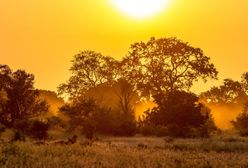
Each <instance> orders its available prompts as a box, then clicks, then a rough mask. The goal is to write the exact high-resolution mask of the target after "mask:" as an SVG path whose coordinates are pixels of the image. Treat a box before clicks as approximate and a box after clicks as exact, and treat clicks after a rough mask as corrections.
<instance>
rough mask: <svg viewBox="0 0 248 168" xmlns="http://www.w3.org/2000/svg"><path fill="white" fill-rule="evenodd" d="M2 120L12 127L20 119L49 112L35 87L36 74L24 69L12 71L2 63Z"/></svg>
mask: <svg viewBox="0 0 248 168" xmlns="http://www.w3.org/2000/svg"><path fill="white" fill-rule="evenodd" d="M0 83H1V86H0V87H1V88H0V90H1V93H2V94H1V95H2V96H0V113H1V115H0V122H1V123H2V124H4V125H6V126H8V127H12V126H13V125H14V123H15V122H16V121H18V120H23V119H28V118H31V117H34V116H37V115H39V114H41V113H42V112H47V110H48V105H47V104H46V102H45V101H41V100H39V97H38V96H39V93H38V91H37V90H36V89H35V88H34V86H33V85H34V76H33V75H32V74H29V73H26V72H25V71H23V70H17V71H15V72H12V70H11V69H10V68H9V67H8V66H4V65H0Z"/></svg>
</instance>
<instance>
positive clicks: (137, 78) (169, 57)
mask: <svg viewBox="0 0 248 168" xmlns="http://www.w3.org/2000/svg"><path fill="white" fill-rule="evenodd" d="M209 60H210V58H209V57H207V56H205V55H204V54H203V51H202V50H201V49H200V48H195V47H192V46H190V45H189V44H188V43H185V42H182V41H181V40H179V39H177V38H160V39H155V38H151V39H150V40H149V41H148V42H147V43H145V42H140V43H135V44H133V45H131V49H130V51H129V54H128V56H126V57H125V58H124V59H123V61H122V64H123V65H122V72H123V76H124V78H125V79H127V80H128V81H129V82H130V83H131V84H133V85H134V86H135V88H136V89H137V90H139V91H140V92H141V93H143V94H144V95H148V96H150V95H152V96H153V95H157V94H165V93H166V92H168V91H174V90H184V89H189V88H190V87H191V86H192V84H193V81H197V80H198V79H203V80H204V81H206V80H207V79H208V78H214V79H216V78H217V74H218V72H217V70H216V69H215V67H214V65H213V64H211V63H210V62H209Z"/></svg>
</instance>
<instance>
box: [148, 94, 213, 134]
mask: <svg viewBox="0 0 248 168" xmlns="http://www.w3.org/2000/svg"><path fill="white" fill-rule="evenodd" d="M198 99H199V98H198V97H197V96H196V95H195V94H193V93H187V92H184V91H174V92H170V93H169V94H166V95H159V96H156V97H155V101H156V103H157V104H158V107H155V108H153V109H152V110H148V111H147V112H146V114H147V115H146V116H145V120H144V121H145V122H146V123H147V124H148V125H154V126H156V127H157V128H158V127H166V128H167V129H168V134H169V135H171V136H179V137H194V136H201V137H202V136H209V133H210V131H211V130H212V129H214V128H215V125H214V122H213V120H212V116H211V114H210V110H209V109H207V108H206V107H205V106H204V105H203V104H200V103H198ZM192 130H194V131H192Z"/></svg>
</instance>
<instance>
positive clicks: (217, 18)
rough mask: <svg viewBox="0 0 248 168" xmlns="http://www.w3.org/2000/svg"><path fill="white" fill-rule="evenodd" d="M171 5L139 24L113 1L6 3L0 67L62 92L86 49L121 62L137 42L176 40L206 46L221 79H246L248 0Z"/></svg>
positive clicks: (180, 0) (0, 11)
mask: <svg viewBox="0 0 248 168" xmlns="http://www.w3.org/2000/svg"><path fill="white" fill-rule="evenodd" d="M171 1H172V2H170V5H169V6H168V7H167V8H166V10H165V11H163V12H161V13H160V14H159V15H157V16H153V17H152V18H149V19H142V20H137V19H134V18H131V17H127V16H125V15H123V13H121V12H120V11H118V10H117V9H115V8H113V6H112V5H110V4H109V2H108V1H107V0H90V1H89V0H71V1H67V0H52V1H51V0H43V1H33V0H22V1H20V0H11V1H10V0H1V1H0V60H1V64H7V65H9V66H10V67H12V68H14V69H17V68H21V69H25V70H27V71H28V72H31V73H34V75H35V76H36V87H38V88H41V89H49V90H56V88H57V86H58V85H59V84H60V83H62V82H64V81H66V80H67V79H68V77H69V72H68V69H69V67H70V65H71V62H70V60H72V57H73V55H74V54H76V53H78V52H79V51H80V50H85V49H92V50H95V51H99V52H102V53H103V54H105V55H110V56H113V57H115V58H121V57H123V56H124V55H125V54H126V53H127V51H128V48H129V46H130V44H132V43H134V42H137V41H141V40H144V41H147V40H148V39H149V38H150V37H151V36H155V37H170V36H176V37H178V38H179V39H182V40H184V41H188V42H190V44H192V45H193V46H196V47H197V46H199V47H200V48H202V49H203V50H204V52H205V54H206V55H207V56H209V57H211V59H212V62H213V63H214V64H215V66H216V68H217V69H218V71H219V72H220V75H219V77H220V79H223V78H227V77H228V78H229V77H230V78H233V79H239V78H240V75H241V74H242V73H243V72H245V71H247V64H248V63H247V62H248V57H247V56H248V50H247V42H248V33H247V30H248V22H247V21H246V20H244V19H245V18H248V11H247V6H248V1H247V0H239V1H234V0H218V1H216V0H201V1H199V0H187V1H185V0H171ZM219 81H221V80H219ZM213 84H214V83H213V82H212V83H211V82H209V83H208V84H205V85H204V86H203V85H198V86H195V87H194V90H196V91H199V90H201V91H203V90H207V89H208V88H209V86H211V85H213Z"/></svg>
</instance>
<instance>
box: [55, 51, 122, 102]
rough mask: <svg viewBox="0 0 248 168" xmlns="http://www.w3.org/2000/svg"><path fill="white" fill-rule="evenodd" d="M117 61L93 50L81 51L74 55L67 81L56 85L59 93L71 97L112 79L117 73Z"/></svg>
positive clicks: (80, 94) (75, 96)
mask: <svg viewBox="0 0 248 168" xmlns="http://www.w3.org/2000/svg"><path fill="white" fill-rule="evenodd" d="M117 67H118V61H116V60H114V59H113V58H111V57H107V56H103V55H102V54H101V53H97V52H94V51H82V52H81V53H79V54H77V55H75V56H74V59H73V60H72V67H71V68H70V71H71V72H72V76H71V77H70V79H69V80H68V82H66V83H64V84H61V85H60V86H59V87H58V91H59V93H60V94H68V95H69V97H70V98H71V99H73V98H77V97H80V96H82V95H83V94H85V92H86V91H87V90H89V89H90V88H94V87H96V86H98V85H99V84H103V83H106V82H109V83H111V82H112V81H114V80H115V79H116V78H117V76H118V75H119V74H118V71H117V69H118V68H117Z"/></svg>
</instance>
